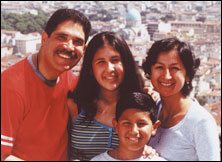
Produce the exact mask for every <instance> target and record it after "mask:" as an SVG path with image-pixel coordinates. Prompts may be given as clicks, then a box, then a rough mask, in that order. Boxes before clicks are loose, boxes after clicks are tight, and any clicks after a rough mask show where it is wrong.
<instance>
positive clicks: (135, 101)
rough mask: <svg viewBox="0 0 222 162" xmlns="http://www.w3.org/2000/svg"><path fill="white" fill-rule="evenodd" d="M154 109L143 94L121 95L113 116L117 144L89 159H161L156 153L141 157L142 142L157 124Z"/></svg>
mask: <svg viewBox="0 0 222 162" xmlns="http://www.w3.org/2000/svg"><path fill="white" fill-rule="evenodd" d="M156 110H157V108H156V103H155V102H154V100H153V99H152V97H151V96H149V95H147V94H144V93H141V92H134V93H132V94H130V95H128V96H123V97H121V98H120V100H119V101H118V103H117V105H116V119H114V120H113V125H114V126H115V129H116V133H117V134H118V135H119V140H120V143H119V146H118V148H116V149H114V150H111V151H106V152H105V153H102V154H100V155H98V156H96V157H94V158H93V159H91V161H119V160H135V161H147V160H148V161H163V160H165V159H163V158H161V157H157V156H154V157H153V158H152V159H148V158H143V156H142V155H143V151H144V147H145V145H146V144H147V143H148V142H149V139H150V137H151V136H154V135H155V133H156V130H157V128H158V126H159V125H160V121H159V120H157V119H156V113H157V111H156Z"/></svg>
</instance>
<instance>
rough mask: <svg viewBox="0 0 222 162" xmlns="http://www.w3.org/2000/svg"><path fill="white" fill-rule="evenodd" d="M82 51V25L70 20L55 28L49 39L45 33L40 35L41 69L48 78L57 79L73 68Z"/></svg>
mask: <svg viewBox="0 0 222 162" xmlns="http://www.w3.org/2000/svg"><path fill="white" fill-rule="evenodd" d="M84 50H85V33H84V30H83V27H82V25H80V24H79V23H75V22H73V21H70V20H67V21H64V22H63V23H61V24H60V25H58V26H57V28H56V30H55V31H53V32H52V34H51V35H50V37H48V35H47V33H46V32H43V33H42V51H41V52H42V53H43V54H42V56H41V66H42V67H43V68H42V69H44V70H45V71H46V73H49V74H48V76H56V77H57V76H58V75H59V74H61V73H62V72H64V71H66V70H69V69H71V68H72V67H73V66H75V65H76V64H77V63H78V62H79V60H80V59H81V57H82V55H83V52H84ZM40 70H41V69H40ZM47 79H55V78H50V77H49V78H47Z"/></svg>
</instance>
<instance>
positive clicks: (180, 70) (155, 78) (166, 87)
mask: <svg viewBox="0 0 222 162" xmlns="http://www.w3.org/2000/svg"><path fill="white" fill-rule="evenodd" d="M185 81H189V79H188V77H186V69H185V68H184V66H183V64H182V62H181V60H180V57H179V55H178V52H177V51H176V50H171V51H169V52H162V53H160V54H159V56H158V59H157V62H156V64H154V65H153V66H152V67H151V82H152V84H153V86H154V88H155V89H156V90H157V91H158V92H159V93H160V95H161V96H162V97H168V96H174V95H177V94H180V91H181V89H182V88H183V86H184V83H185Z"/></svg>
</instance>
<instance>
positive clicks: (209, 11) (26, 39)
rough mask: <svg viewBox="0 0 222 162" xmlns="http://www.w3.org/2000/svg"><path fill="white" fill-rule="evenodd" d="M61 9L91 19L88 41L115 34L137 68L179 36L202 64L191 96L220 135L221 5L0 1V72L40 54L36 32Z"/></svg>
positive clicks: (39, 42)
mask: <svg viewBox="0 0 222 162" xmlns="http://www.w3.org/2000/svg"><path fill="white" fill-rule="evenodd" d="M60 8H72V9H76V10H78V11H80V12H82V13H84V14H85V15H86V16H87V17H88V18H89V19H90V21H91V23H92V27H93V30H92V32H91V36H90V39H91V38H92V36H93V35H94V34H96V33H98V32H101V31H114V32H117V33H119V34H120V35H121V36H122V37H124V38H125V40H126V41H127V43H128V45H129V46H130V49H131V51H132V53H133V55H134V57H135V60H136V62H137V64H138V66H139V67H140V69H141V64H142V62H143V60H144V58H145V56H146V52H147V49H149V48H150V47H151V45H152V44H153V42H154V41H156V40H160V39H163V38H168V37H178V38H179V39H181V40H183V41H187V42H189V43H190V44H191V45H192V46H193V49H194V53H195V54H196V55H197V56H198V57H199V58H200V59H201V66H200V69H199V70H198V71H197V75H196V77H195V79H194V81H193V85H194V90H193V92H192V94H191V95H192V96H195V97H196V98H197V99H198V101H199V102H200V103H201V105H202V106H204V108H206V109H207V110H208V111H209V112H210V113H211V114H212V115H213V116H214V118H215V120H216V122H217V125H218V131H219V132H221V1H1V71H4V70H5V69H7V68H8V67H9V66H11V65H13V64H15V63H16V62H18V61H19V60H21V59H23V58H25V57H26V56H28V55H30V54H33V53H36V52H38V51H39V49H40V47H41V32H42V30H43V29H44V26H45V24H46V22H47V20H48V18H49V16H50V15H51V14H52V13H53V12H54V11H55V10H57V9H60ZM81 63H82V61H80V62H79V64H78V65H77V66H75V67H74V68H73V69H72V71H73V72H74V73H76V74H78V73H79V71H80V69H81ZM141 73H142V74H143V71H142V70H141ZM146 85H147V86H149V85H150V81H149V80H146Z"/></svg>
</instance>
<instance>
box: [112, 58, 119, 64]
mask: <svg viewBox="0 0 222 162" xmlns="http://www.w3.org/2000/svg"><path fill="white" fill-rule="evenodd" d="M120 61H121V60H120V59H119V58H114V59H112V63H118V62H120Z"/></svg>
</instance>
